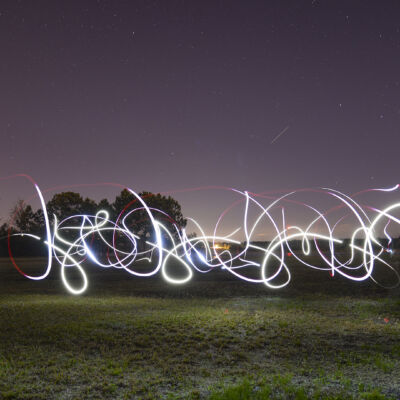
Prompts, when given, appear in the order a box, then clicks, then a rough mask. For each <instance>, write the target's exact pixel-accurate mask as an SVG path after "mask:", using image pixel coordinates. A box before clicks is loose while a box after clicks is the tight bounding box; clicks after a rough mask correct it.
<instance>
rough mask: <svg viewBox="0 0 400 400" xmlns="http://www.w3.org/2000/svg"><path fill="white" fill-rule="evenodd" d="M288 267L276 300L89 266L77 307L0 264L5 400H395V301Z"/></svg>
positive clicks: (213, 284)
mask: <svg viewBox="0 0 400 400" xmlns="http://www.w3.org/2000/svg"><path fill="white" fill-rule="evenodd" d="M24 262H25V265H26V266H27V268H28V269H29V268H30V269H36V268H37V267H38V266H39V265H40V263H41V262H42V261H41V260H24ZM293 268H294V271H292V272H293V278H294V280H293V284H292V285H291V286H290V287H289V288H287V289H285V290H283V291H278V292H275V291H269V290H267V289H266V288H265V287H264V286H254V285H250V284H245V283H241V282H237V281H236V280H228V279H226V275H223V274H218V273H215V274H211V275H208V276H207V277H198V276H196V277H195V278H194V282H193V283H191V284H189V285H187V286H185V287H184V288H181V287H179V288H178V287H172V288H171V287H170V286H168V285H167V284H166V283H165V282H164V281H163V280H161V279H160V278H154V279H147V280H146V279H131V278H130V277H127V276H126V274H124V273H123V272H121V271H117V272H116V273H110V272H106V273H104V272H103V271H102V272H97V271H94V270H93V269H90V267H89V268H88V270H89V272H90V277H89V281H90V285H91V289H90V290H89V291H88V294H86V295H84V296H81V297H74V296H71V295H68V294H66V293H65V290H64V289H63V288H62V286H61V283H60V281H59V279H58V274H57V273H54V274H52V275H51V276H50V277H49V279H48V280H47V281H44V282H32V281H29V280H25V279H24V278H22V277H20V276H19V275H18V274H17V273H16V272H15V271H14V270H13V269H12V267H11V266H10V264H9V262H8V261H7V260H3V261H1V262H0V398H1V399H7V398H10V399H102V398H109V399H114V398H121V399H123V398H128V399H130V398H135V399H136V398H138V399H139V398H143V399H150V398H171V399H172V398H182V399H214V400H217V399H269V398H272V399H276V398H282V399H308V398H315V399H346V398H348V399H359V398H361V399H362V398H364V399H389V398H392V399H399V398H400V361H399V360H400V296H399V292H398V291H396V290H391V291H388V290H383V289H380V288H379V287H378V286H375V285H371V284H362V285H356V284H355V283H349V282H347V281H344V280H341V279H338V278H336V277H335V278H333V279H332V278H331V277H330V276H329V274H327V273H324V274H321V273H318V272H310V271H307V270H305V269H304V268H300V267H297V269H296V266H293Z"/></svg>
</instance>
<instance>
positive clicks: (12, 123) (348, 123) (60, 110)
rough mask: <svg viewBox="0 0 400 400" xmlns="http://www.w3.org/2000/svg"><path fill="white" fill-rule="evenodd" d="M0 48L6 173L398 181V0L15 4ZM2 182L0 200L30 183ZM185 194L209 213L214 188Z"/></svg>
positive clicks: (346, 185)
mask: <svg viewBox="0 0 400 400" xmlns="http://www.w3.org/2000/svg"><path fill="white" fill-rule="evenodd" d="M0 51H1V58H0V117H1V118H0V132H1V146H0V176H7V175H11V174H14V173H20V172H24V173H28V174H29V175H32V176H33V177H34V178H35V179H36V181H37V182H38V183H39V185H40V186H41V187H42V188H43V189H46V188H50V187H53V186H57V185H66V186H68V185H75V184H86V183H97V182H117V183H121V184H123V185H127V186H129V187H131V188H133V189H134V190H137V191H141V190H151V191H155V192H164V191H169V190H172V191H173V190H177V189H186V188H194V187H203V186H210V185H222V186H227V187H235V188H239V189H247V190H250V191H254V192H262V191H266V190H273V189H287V190H291V189H296V188H302V187H318V186H328V187H334V188H337V189H339V190H342V191H344V192H347V193H352V192H356V191H358V190H361V189H365V188H370V187H387V186H393V185H394V184H397V183H399V181H400V180H399V177H398V172H399V162H398V160H399V154H400V135H399V133H400V132H399V126H400V3H399V2H398V1H365V0H363V1H350V0H346V1H339V0H338V1H318V0H313V1H311V0H310V1H298V0H296V1H282V0H279V1H232V0H230V1H216V0H213V1H205V0H202V1H53V0H51V1H40V0H38V1H15V0H12V1H4V0H3V1H1V3H0ZM1 186H2V189H1V193H0V203H1V207H0V209H1V210H3V212H4V210H6V211H7V210H8V209H9V207H10V204H9V203H10V201H11V198H15V197H16V196H17V197H21V196H29V195H33V190H32V187H31V186H29V185H28V184H26V183H25V182H24V181H23V180H15V181H7V182H2V183H1ZM113 190H114V191H113V192H112V193H111V192H110V191H108V192H107V191H106V192H104V194H103V195H102V190H99V189H93V188H87V189H86V191H84V190H78V191H81V192H83V193H84V194H86V195H92V197H94V198H95V199H100V198H101V197H105V196H109V198H110V199H111V200H112V195H113V193H114V195H115V193H116V192H117V190H116V189H113ZM49 196H51V195H49ZM175 197H176V198H177V199H180V200H181V201H182V202H183V205H184V210H187V211H188V213H190V214H192V213H193V212H194V210H195V209H196V210H198V217H202V213H203V214H204V215H205V214H206V213H208V212H209V205H208V206H207V207H206V206H205V204H204V198H205V197H204V193H203V194H200V193H199V196H198V197H197V200H194V201H192V202H191V203H188V201H187V200H185V199H184V198H183V197H180V195H179V193H176V196H175ZM195 197H196V196H192V199H193V198H195ZM200 200H201V201H200ZM185 201H186V203H185ZM199 207H200V208H199Z"/></svg>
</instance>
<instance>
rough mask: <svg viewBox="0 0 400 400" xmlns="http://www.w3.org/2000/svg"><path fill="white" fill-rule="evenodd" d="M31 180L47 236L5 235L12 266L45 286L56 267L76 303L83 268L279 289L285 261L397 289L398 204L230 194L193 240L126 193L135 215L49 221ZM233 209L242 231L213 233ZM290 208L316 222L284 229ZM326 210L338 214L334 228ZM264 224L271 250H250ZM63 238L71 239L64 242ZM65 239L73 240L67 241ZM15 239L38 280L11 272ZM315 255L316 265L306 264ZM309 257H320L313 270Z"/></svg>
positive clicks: (284, 281) (327, 192)
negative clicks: (28, 251)
mask: <svg viewBox="0 0 400 400" xmlns="http://www.w3.org/2000/svg"><path fill="white" fill-rule="evenodd" d="M29 179H30V180H31V182H32V183H33V184H34V187H35V190H36V192H37V195H38V197H39V200H40V206H41V208H42V210H43V214H44V222H45V236H44V237H39V236H37V235H32V234H31V233H29V232H26V233H25V232H24V233H17V234H13V235H12V234H9V237H8V243H9V252H10V257H11V260H12V262H13V264H14V266H15V267H16V268H17V270H18V271H19V272H20V273H21V274H23V275H24V276H25V277H27V278H29V279H32V280H41V279H45V278H46V277H47V276H48V275H49V273H50V271H51V270H52V268H53V267H54V265H53V264H58V265H59V266H60V273H61V279H62V282H63V284H64V285H65V288H66V289H67V290H68V291H69V292H70V293H72V294H75V295H78V294H81V293H83V292H84V291H85V290H86V289H87V287H88V278H87V274H86V272H85V269H84V264H85V262H86V261H87V260H90V261H91V263H93V264H95V265H97V266H98V267H101V268H115V269H123V270H124V271H125V272H126V273H128V274H131V275H135V276H138V277H150V276H154V275H156V274H158V273H161V275H162V277H163V278H164V279H165V280H166V281H167V282H168V283H171V284H176V285H179V284H185V283H187V282H188V281H190V280H191V279H193V277H194V271H196V272H198V273H207V272H210V271H213V270H215V269H222V270H224V271H226V272H228V273H231V274H232V275H234V276H235V277H237V278H238V279H241V280H244V281H247V282H251V283H261V284H265V285H266V286H267V287H268V288H271V289H279V288H282V287H284V286H286V285H288V284H289V282H290V280H291V271H290V267H289V265H288V257H289V256H291V257H293V258H292V259H291V260H296V262H298V263H301V264H302V265H304V267H307V268H313V269H318V270H322V271H327V272H329V273H330V274H331V276H334V275H335V274H339V275H341V276H343V277H345V278H347V279H350V280H353V281H356V282H360V281H364V280H367V279H372V280H373V281H374V282H377V281H376V279H375V278H374V277H373V273H374V271H375V269H376V267H377V265H379V268H382V267H383V268H385V269H387V270H388V272H389V273H390V274H392V277H393V279H392V281H393V283H391V285H390V286H391V287H394V286H396V285H398V284H399V282H400V277H399V273H398V271H397V270H396V268H394V267H393V266H392V265H390V263H389V262H388V257H390V256H391V254H392V253H393V249H391V248H390V245H391V244H392V243H393V238H392V236H391V232H392V231H393V229H392V227H393V226H397V228H399V226H400V218H398V217H397V216H396V214H395V213H396V212H397V214H398V215H399V214H400V202H397V203H394V204H392V205H390V206H388V207H386V208H384V209H382V210H379V209H377V208H372V207H367V206H363V205H361V204H359V203H358V202H356V201H355V199H354V198H352V197H350V196H348V195H345V194H343V193H341V192H339V191H337V190H334V189H329V188H322V189H318V190H315V189H313V190H311V189H310V190H308V194H316V193H318V194H319V195H323V196H327V197H328V198H330V199H331V201H332V200H333V201H334V202H335V203H336V206H335V207H333V208H330V209H328V210H318V209H317V208H316V207H315V206H313V205H310V204H306V203H303V202H301V201H298V200H297V199H295V197H296V196H298V195H299V194H301V193H305V192H307V191H306V190H304V189H303V190H301V191H291V192H289V193H286V194H283V195H281V196H279V197H277V198H272V197H271V196H263V195H256V194H250V193H249V192H246V191H239V190H235V189H231V192H232V194H233V195H234V196H239V201H237V202H235V203H234V204H233V205H231V206H230V207H227V208H226V210H225V211H224V212H222V213H221V215H220V217H219V218H218V219H217V221H216V224H215V226H214V228H213V234H211V235H207V234H206V233H205V230H204V228H203V227H202V226H201V225H200V223H199V222H198V221H196V220H194V219H193V218H188V221H189V223H190V224H191V225H193V227H195V229H196V230H197V231H198V232H199V233H200V234H199V235H198V236H196V237H189V236H188V235H187V233H186V230H185V229H181V228H180V227H179V226H177V225H176V224H175V223H172V228H169V229H168V228H167V226H166V225H165V224H163V223H162V222H161V221H160V220H159V219H157V218H156V217H155V215H157V216H163V217H165V218H166V219H167V220H168V221H173V220H172V218H171V217H170V216H169V215H167V214H166V213H165V212H164V211H162V210H157V209H154V208H151V207H149V206H148V205H147V204H146V202H145V200H143V199H142V198H141V197H140V196H139V195H138V194H137V193H136V192H134V191H133V190H131V189H129V191H130V193H131V194H132V195H133V196H134V198H135V199H136V200H137V202H138V205H139V206H138V207H136V208H135V209H133V210H131V209H129V210H128V209H125V210H123V211H122V212H121V213H120V215H119V216H118V218H117V219H116V221H112V220H111V219H110V216H109V214H108V213H107V211H105V210H100V211H98V212H97V213H96V214H95V215H86V214H85V215H74V216H69V217H68V218H65V219H64V220H62V221H58V220H57V218H56V216H55V215H54V216H53V215H48V212H47V209H46V203H45V201H44V198H43V195H42V192H41V190H40V189H39V186H38V185H37V184H36V183H34V181H33V180H32V179H31V178H29ZM398 189H399V185H395V186H393V187H392V188H389V189H384V188H383V189H372V190H370V191H380V192H382V193H383V194H384V195H386V194H389V193H392V192H396V191H397V190H398ZM265 199H268V200H269V201H270V202H269V204H266V205H264V204H262V202H263V201H264V200H265ZM237 205H241V206H244V209H243V215H242V221H241V226H238V227H236V228H235V229H234V230H233V231H231V232H230V233H228V234H225V235H224V234H221V233H219V232H220V230H221V225H222V224H223V222H224V221H225V220H226V218H228V217H227V215H228V211H230V210H231V209H232V208H234V207H235V206H237ZM294 205H295V206H297V207H300V208H302V210H303V212H304V213H312V214H313V215H314V216H313V217H312V218H311V220H310V222H309V223H308V224H306V226H305V227H304V228H302V227H301V226H299V225H298V224H293V225H287V223H288V222H290V221H288V220H287V219H288V217H287V210H288V207H291V206H294ZM332 210H336V211H337V210H340V212H341V215H339V216H337V217H336V218H335V219H334V220H333V221H332V216H331V213H332ZM137 211H141V212H142V211H145V213H146V216H147V218H148V221H149V222H150V224H151V226H152V229H153V234H152V235H150V237H148V238H146V240H145V244H143V239H141V238H140V236H139V234H138V231H137V230H136V231H135V226H131V224H130V223H129V217H130V216H132V215H134V213H135V212H137ZM254 213H256V214H255V215H256V216H255V217H254ZM250 214H252V215H253V217H250ZM275 214H277V215H278V216H274V215H275ZM349 219H351V220H352V221H355V228H354V230H352V231H351V232H349V233H348V235H347V237H349V238H350V241H348V243H347V242H346V245H347V248H346V247H344V246H345V242H344V241H343V239H341V238H340V237H338V235H337V231H338V228H339V227H340V226H341V224H343V223H344V221H348V220H349ZM77 221H78V222H77ZM266 224H267V225H268V226H269V227H270V228H269V231H271V229H272V231H273V232H274V233H273V235H272V239H271V240H270V241H269V242H256V241H255V239H254V238H255V237H256V236H257V234H256V232H257V231H259V230H260V229H262V226H264V225H266ZM261 225H262V226H261ZM171 230H172V231H171ZM65 232H69V236H68V235H67V236H66V235H65ZM71 232H73V236H74V239H71V237H70V236H71ZM238 235H241V237H242V238H243V237H244V239H245V240H244V242H242V243H241V242H240V240H238V239H237V237H238ZM13 236H21V237H27V238H28V239H27V240H36V241H40V242H42V244H43V245H45V246H46V247H47V266H46V267H45V270H44V272H43V273H42V274H41V275H39V276H32V275H28V274H26V273H25V272H23V271H22V269H21V268H20V267H19V266H18V265H17V263H16V261H15V259H14V257H13V255H12V251H11V246H10V242H11V240H12V237H13ZM380 237H384V238H386V243H387V245H384V244H383V243H381V242H380V241H379V238H380ZM140 240H142V248H140V247H141V246H140ZM294 241H296V243H301V249H297V248H295V246H294V245H293V243H295V242H294ZM94 243H95V244H96V245H94ZM313 247H314V252H313V255H314V257H311V253H312V248H313ZM389 254H390V255H389ZM315 256H318V260H317V262H316V261H315ZM357 256H359V257H357ZM343 258H344V259H343ZM139 261H141V262H143V261H147V263H148V267H149V268H148V269H147V270H146V271H143V269H141V268H139V267H138V262H139ZM177 268H178V269H179V271H180V273H181V274H182V271H183V272H184V274H183V276H179V277H177V276H176V269H177ZM71 269H75V270H76V271H77V272H78V274H79V276H80V278H81V283H80V285H78V286H77V287H75V286H73V285H72V283H71V279H69V277H68V276H69V271H70V270H71ZM174 270H175V274H174V273H173V272H174ZM178 275H179V274H178ZM377 283H378V282H377Z"/></svg>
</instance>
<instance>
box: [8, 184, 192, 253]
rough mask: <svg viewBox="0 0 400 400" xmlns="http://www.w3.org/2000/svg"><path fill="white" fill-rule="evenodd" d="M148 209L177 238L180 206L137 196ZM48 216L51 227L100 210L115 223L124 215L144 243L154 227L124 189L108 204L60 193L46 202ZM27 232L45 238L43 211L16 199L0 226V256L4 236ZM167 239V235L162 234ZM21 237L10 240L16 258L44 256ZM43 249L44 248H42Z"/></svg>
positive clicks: (163, 199)
mask: <svg viewBox="0 0 400 400" xmlns="http://www.w3.org/2000/svg"><path fill="white" fill-rule="evenodd" d="M138 195H139V197H140V198H141V199H142V200H143V201H144V202H145V203H146V205H147V207H149V209H150V210H151V212H152V214H153V216H154V218H155V219H157V220H159V221H160V222H161V223H162V224H163V225H164V226H165V227H166V228H167V229H168V230H169V231H170V232H171V234H172V235H173V236H174V237H176V238H178V237H179V234H180V233H181V231H182V229H183V228H185V226H186V223H187V220H186V219H185V218H184V217H183V214H182V209H181V205H180V204H179V203H178V201H177V200H175V199H174V198H172V197H171V196H164V195H161V194H160V193H157V194H154V193H151V192H146V191H143V192H141V193H139V194H138ZM46 208H47V214H48V217H49V220H50V223H51V224H54V223H55V221H57V222H58V223H60V222H61V221H63V220H65V219H66V218H69V217H72V218H70V219H68V225H70V226H71V225H73V224H74V223H77V224H79V223H82V217H80V216H82V215H93V216H94V215H96V213H97V212H98V211H100V210H104V211H107V213H108V215H109V220H110V221H112V222H114V223H116V222H117V221H118V219H119V218H121V217H123V216H127V217H126V219H125V221H124V222H125V223H126V225H127V227H128V228H129V229H132V232H134V233H135V235H137V236H138V237H139V242H142V243H144V242H145V241H146V240H148V239H149V238H150V236H151V233H152V231H153V227H152V224H151V221H150V219H149V217H148V214H147V211H146V210H145V209H143V206H142V204H141V203H140V201H139V200H138V199H137V198H136V197H135V196H134V195H133V194H132V193H131V192H130V191H129V190H127V189H124V190H122V191H121V192H120V193H119V194H118V195H117V196H116V198H115V199H114V201H113V202H109V201H108V200H107V199H102V200H100V201H99V202H96V201H94V200H93V199H90V198H89V197H86V198H84V197H82V196H81V195H80V194H79V193H76V192H62V193H57V194H55V195H54V196H53V197H52V198H51V199H50V200H49V201H48V202H47V203H46ZM18 233H29V234H33V235H37V236H40V237H44V235H45V218H44V214H43V210H42V209H41V208H39V209H38V210H34V209H33V208H32V206H31V205H30V204H27V203H25V202H24V201H22V200H19V201H18V202H17V203H16V204H15V206H14V207H13V208H12V210H11V212H10V220H9V221H8V222H6V223H3V224H2V225H1V226H0V256H6V255H7V254H8V249H7V237H8V236H9V235H10V234H11V235H13V234H18ZM73 234H74V233H73V232H68V230H66V231H63V235H66V237H67V238H68V237H70V238H71V239H72V237H73ZM165 236H166V239H168V237H167V236H168V235H165ZM23 239H24V238H23V237H18V236H16V237H13V253H15V255H20V256H25V255H27V256H28V255H44V254H45V251H46V249H44V250H43V248H44V246H37V244H36V246H35V244H34V243H32V241H30V242H28V241H26V240H23ZM42 247H43V248H42Z"/></svg>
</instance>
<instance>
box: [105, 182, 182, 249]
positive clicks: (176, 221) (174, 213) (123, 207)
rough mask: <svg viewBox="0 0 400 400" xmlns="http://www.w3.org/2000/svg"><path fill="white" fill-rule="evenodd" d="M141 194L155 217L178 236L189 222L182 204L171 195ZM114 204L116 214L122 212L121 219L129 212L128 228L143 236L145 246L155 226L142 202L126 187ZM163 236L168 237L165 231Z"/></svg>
mask: <svg viewBox="0 0 400 400" xmlns="http://www.w3.org/2000/svg"><path fill="white" fill-rule="evenodd" d="M139 196H140V198H141V199H142V200H143V201H144V202H145V203H146V205H147V207H148V208H149V209H150V211H151V213H152V215H153V217H154V219H156V220H158V221H159V222H160V223H162V224H163V225H164V226H165V227H166V228H167V229H168V230H169V232H170V233H171V234H172V235H173V236H174V237H175V238H177V237H178V235H179V233H180V232H181V231H182V229H183V228H184V227H185V226H186V222H187V221H186V219H185V218H184V217H183V215H182V209H181V205H180V204H179V203H178V202H177V201H176V200H175V199H174V198H172V197H171V196H168V197H167V196H163V195H161V194H160V193H157V194H153V193H150V192H142V193H139ZM112 206H113V210H114V213H115V215H117V216H119V215H120V214H121V216H120V219H121V218H124V216H126V215H128V214H129V216H128V217H127V219H126V221H125V222H126V223H127V226H128V228H129V229H130V230H131V231H132V232H133V233H135V234H136V235H138V236H139V237H140V238H141V241H142V247H144V245H143V243H144V242H145V241H146V240H149V239H150V238H151V237H152V235H153V234H154V227H153V225H152V223H151V220H150V218H149V216H148V213H147V211H146V210H145V209H144V207H143V205H142V204H141V202H140V201H139V200H138V199H137V198H136V197H135V196H134V195H133V194H132V193H131V192H129V191H128V190H126V189H124V190H122V192H121V193H120V194H119V195H118V196H117V197H116V199H115V201H114V203H113V204H112ZM178 232H179V233H178ZM163 236H164V238H166V239H167V238H168V235H166V234H165V233H164V235H163ZM153 240H154V238H153Z"/></svg>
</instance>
